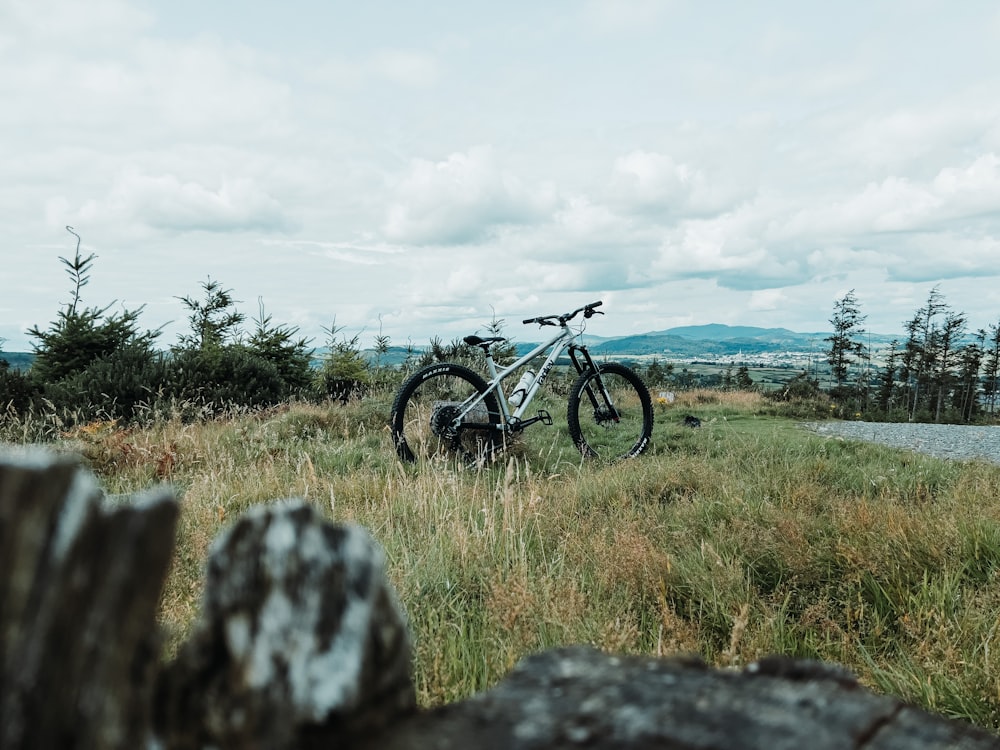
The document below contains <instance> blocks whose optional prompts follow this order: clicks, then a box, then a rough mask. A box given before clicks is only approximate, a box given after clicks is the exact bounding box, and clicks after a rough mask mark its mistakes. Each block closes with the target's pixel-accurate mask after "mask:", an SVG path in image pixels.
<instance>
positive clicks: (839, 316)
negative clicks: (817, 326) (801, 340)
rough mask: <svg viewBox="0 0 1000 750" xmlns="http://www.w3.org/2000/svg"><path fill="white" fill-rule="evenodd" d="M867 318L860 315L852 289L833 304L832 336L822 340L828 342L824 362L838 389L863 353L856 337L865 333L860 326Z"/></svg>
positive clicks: (862, 348)
mask: <svg viewBox="0 0 1000 750" xmlns="http://www.w3.org/2000/svg"><path fill="white" fill-rule="evenodd" d="M867 317H868V316H866V315H862V314H861V308H860V307H859V306H858V298H857V296H856V295H855V293H854V290H853V289H852V290H851V291H849V292H848V293H847V294H845V295H844V296H843V297H841V298H840V299H839V300H837V302H836V303H834V306H833V317H832V318H830V325H832V326H833V334H832V335H831V336H827V337H826V338H825V339H823V340H824V341H829V342H830V349H829V351H828V352H827V356H826V361H827V362H828V363H829V365H830V370H831V373H832V375H833V380H834V382H835V383H836V387H837V388H838V389H843V387H844V384H845V383H846V382H847V375H848V371H849V369H850V367H851V365H853V364H855V363H856V362H857V358H858V357H860V356H861V355H862V354H863V353H864V351H865V346H864V344H862V343H861V341H859V340H858V337H859V336H860V335H861V334H863V333H864V332H865V329H864V328H862V327H861V326H862V324H863V323H864V321H865V319H866V318H867Z"/></svg>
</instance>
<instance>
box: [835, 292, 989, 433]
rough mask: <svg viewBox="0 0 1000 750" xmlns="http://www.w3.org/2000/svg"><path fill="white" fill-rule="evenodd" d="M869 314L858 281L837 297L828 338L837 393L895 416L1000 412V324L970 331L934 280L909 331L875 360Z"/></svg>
mask: <svg viewBox="0 0 1000 750" xmlns="http://www.w3.org/2000/svg"><path fill="white" fill-rule="evenodd" d="M866 319H867V316H866V315H864V314H863V313H862V311H861V307H860V304H859V302H858V298H857V295H856V294H855V292H854V290H853V289H852V290H851V291H849V292H847V293H846V294H845V295H844V296H843V297H842V298H841V299H839V300H838V301H837V302H836V303H835V304H834V309H833V315H832V317H831V318H830V324H831V325H832V326H833V333H832V334H831V335H830V336H829V337H827V338H826V341H827V343H828V344H829V349H828V350H827V362H828V363H829V365H830V370H831V374H832V377H833V380H834V383H835V385H834V387H833V388H832V389H831V390H830V395H831V397H832V398H834V399H835V400H837V401H840V402H842V403H845V404H849V405H851V406H853V407H856V408H857V410H858V411H859V412H860V413H863V414H864V415H866V416H878V417H881V418H885V419H891V420H909V421H918V422H963V423H968V422H973V421H975V420H976V419H978V418H981V417H984V416H989V417H992V416H993V415H995V414H996V408H997V399H998V395H1000V325H998V324H991V325H989V326H988V327H987V328H981V329H978V330H975V331H970V330H969V325H968V316H967V315H966V314H965V313H962V312H959V311H957V310H955V309H954V308H952V307H951V305H949V304H948V303H947V302H946V301H945V298H944V295H943V294H942V293H941V291H940V289H939V288H938V287H936V286H935V287H934V288H932V289H931V290H930V293H929V294H928V296H927V300H926V301H925V303H924V304H923V305H922V306H921V307H920V308H919V309H917V310H916V311H915V312H914V314H913V316H912V317H911V318H910V319H909V320H907V321H906V322H905V323H904V329H905V332H906V337H905V339H893V340H892V342H891V343H890V344H889V347H888V351H887V352H885V354H884V356H883V358H882V359H881V361H878V362H876V361H875V360H874V357H873V353H872V352H871V351H870V348H869V347H868V346H867V345H866V344H865V334H866V333H867V331H866V330H865V328H864V323H865V320H866Z"/></svg>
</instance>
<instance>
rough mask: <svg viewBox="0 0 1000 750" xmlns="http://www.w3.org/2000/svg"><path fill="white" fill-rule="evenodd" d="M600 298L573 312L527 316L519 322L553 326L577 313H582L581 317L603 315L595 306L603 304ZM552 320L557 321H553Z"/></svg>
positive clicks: (568, 319)
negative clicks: (534, 316) (535, 316)
mask: <svg viewBox="0 0 1000 750" xmlns="http://www.w3.org/2000/svg"><path fill="white" fill-rule="evenodd" d="M603 304H604V302H603V301H602V300H597V302H591V303H590V304H589V305H584V306H583V307H578V308H577V309H575V310H574V311H573V312H570V313H563V314H562V315H540V316H538V317H537V318H528V319H527V320H522V321H521V323H522V324H524V325H528V324H529V323H538V325H540V326H554V325H563V324H564V323H568V322H569V321H571V320H573V318H575V317H576V316H577V315H579V314H580V313H583V317H585V318H590V317H592V316H594V315H604V313H602V312H599V311H598V310H597V309H596V308H598V307H600V306H601V305H603ZM553 321H558V323H554V322H553Z"/></svg>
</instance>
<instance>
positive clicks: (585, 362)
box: [569, 344, 618, 422]
mask: <svg viewBox="0 0 1000 750" xmlns="http://www.w3.org/2000/svg"><path fill="white" fill-rule="evenodd" d="M569 358H570V361H572V363H573V367H575V368H576V371H577V373H579V374H581V375H582V374H583V373H584V372H585V371H586V370H588V369H589V370H593V371H594V373H595V374H596V375H597V378H596V380H597V383H598V384H599V385H600V391H599V393H595V392H594V388H593V387H592V386H591V383H587V387H586V388H584V389H583V390H584V393H586V394H587V399H588V400H589V401H590V405H591V406H592V407H594V411H595V412H598V411H600V410H601V407H602V402H603V406H604V407H606V408H607V410H608V412H609V416H611V418H612V419H614V420H615V421H616V422H617V421H618V410H617V409H615V405H614V403H613V402H612V401H611V394H610V393H608V389H607V388H606V387H605V385H604V379H603V378H602V377H601V371H600V370H598V369H597V363H596V362H594V358H593V357H591V356H590V351H589V350H588V349H587V347H586V346H583V345H581V344H570V346H569ZM598 395H600V399H598Z"/></svg>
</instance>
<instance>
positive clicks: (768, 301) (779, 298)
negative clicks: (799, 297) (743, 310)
mask: <svg viewBox="0 0 1000 750" xmlns="http://www.w3.org/2000/svg"><path fill="white" fill-rule="evenodd" d="M787 301H788V296H787V295H786V294H785V293H784V292H783V291H782V290H781V289H755V290H754V291H753V292H751V293H750V301H749V302H748V303H747V309H748V310H754V311H759V310H780V309H781V308H782V306H783V305H784V304H785V303H786V302H787Z"/></svg>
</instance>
